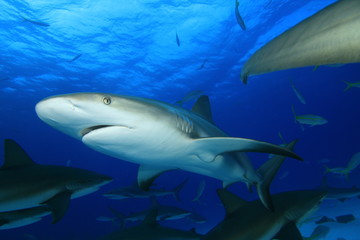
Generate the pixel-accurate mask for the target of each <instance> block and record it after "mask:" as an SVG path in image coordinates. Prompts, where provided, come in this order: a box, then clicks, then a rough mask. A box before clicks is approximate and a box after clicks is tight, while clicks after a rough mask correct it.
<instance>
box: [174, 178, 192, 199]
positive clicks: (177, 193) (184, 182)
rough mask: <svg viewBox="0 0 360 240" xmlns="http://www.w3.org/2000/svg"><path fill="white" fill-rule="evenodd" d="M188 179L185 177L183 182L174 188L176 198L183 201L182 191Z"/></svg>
mask: <svg viewBox="0 0 360 240" xmlns="http://www.w3.org/2000/svg"><path fill="white" fill-rule="evenodd" d="M187 181H188V179H185V180H184V181H183V182H182V183H180V184H179V185H177V186H176V187H175V188H174V189H173V190H172V194H173V196H174V198H175V199H176V200H177V201H179V202H181V199H180V191H181V190H182V189H183V188H184V186H185V184H186V183H187Z"/></svg>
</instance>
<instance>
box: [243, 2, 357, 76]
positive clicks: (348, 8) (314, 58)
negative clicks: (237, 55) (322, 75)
mask: <svg viewBox="0 0 360 240" xmlns="http://www.w3.org/2000/svg"><path fill="white" fill-rule="evenodd" d="M359 28H360V1H359V0H339V1H337V2H335V3H333V4H331V5H329V6H327V7H325V8H324V9H322V10H320V11H319V12H317V13H315V14H314V15H312V16H310V17H309V18H307V19H305V20H303V21H302V22H300V23H298V24H297V25H295V26H294V27H292V28H290V29H289V30H287V31H285V32H284V33H282V34H281V35H279V36H277V37H276V38H274V39H273V40H271V41H270V42H269V43H267V44H265V45H264V46H263V47H261V48H260V49H259V50H257V51H256V52H255V53H254V54H253V55H252V56H251V57H250V58H249V60H248V61H247V62H245V64H244V66H243V69H242V72H241V76H240V77H241V80H242V81H243V82H244V83H246V82H247V79H248V76H250V75H256V74H263V73H268V72H273V71H279V70H285V69H290V68H298V67H306V66H319V65H329V64H345V63H356V62H360V54H359V52H360V32H359V31H355V30H354V29H359Z"/></svg>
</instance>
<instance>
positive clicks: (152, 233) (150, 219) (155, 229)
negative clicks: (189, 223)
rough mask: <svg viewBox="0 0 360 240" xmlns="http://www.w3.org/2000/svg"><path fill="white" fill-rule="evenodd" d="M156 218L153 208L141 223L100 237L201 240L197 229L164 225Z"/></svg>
mask: <svg viewBox="0 0 360 240" xmlns="http://www.w3.org/2000/svg"><path fill="white" fill-rule="evenodd" d="M156 218H157V210H156V209H152V210H150V211H149V213H148V214H147V216H146V217H145V219H144V221H143V222H142V224H141V225H139V226H135V227H130V228H126V229H123V230H118V231H115V232H113V233H111V234H109V235H107V236H105V237H102V238H100V240H118V239H124V240H125V239H131V240H143V239H147V240H179V239H192V240H200V237H201V235H200V234H197V233H196V232H195V231H183V230H178V229H174V228H168V227H162V226H160V225H159V224H158V223H157V221H156Z"/></svg>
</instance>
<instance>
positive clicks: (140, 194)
mask: <svg viewBox="0 0 360 240" xmlns="http://www.w3.org/2000/svg"><path fill="white" fill-rule="evenodd" d="M186 182H187V180H185V181H183V182H182V183H180V184H179V185H178V186H176V187H175V188H174V189H172V190H166V189H155V188H151V189H149V190H148V191H144V190H143V189H141V188H139V186H138V184H137V183H136V184H133V185H131V186H126V187H121V188H117V189H114V190H111V191H109V192H107V193H105V194H103V195H104V196H105V197H107V198H110V199H117V200H121V199H127V198H150V197H163V196H168V195H172V196H174V198H175V199H176V200H178V201H180V196H179V193H180V191H181V189H182V188H183V187H184V185H185V183H186Z"/></svg>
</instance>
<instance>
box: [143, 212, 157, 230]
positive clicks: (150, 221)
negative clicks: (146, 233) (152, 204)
mask: <svg viewBox="0 0 360 240" xmlns="http://www.w3.org/2000/svg"><path fill="white" fill-rule="evenodd" d="M157 214H158V210H157V208H152V209H150V211H149V213H148V214H147V215H146V217H145V218H144V221H143V223H142V224H144V225H146V226H149V227H157V226H158V223H157V221H156V218H157Z"/></svg>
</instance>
